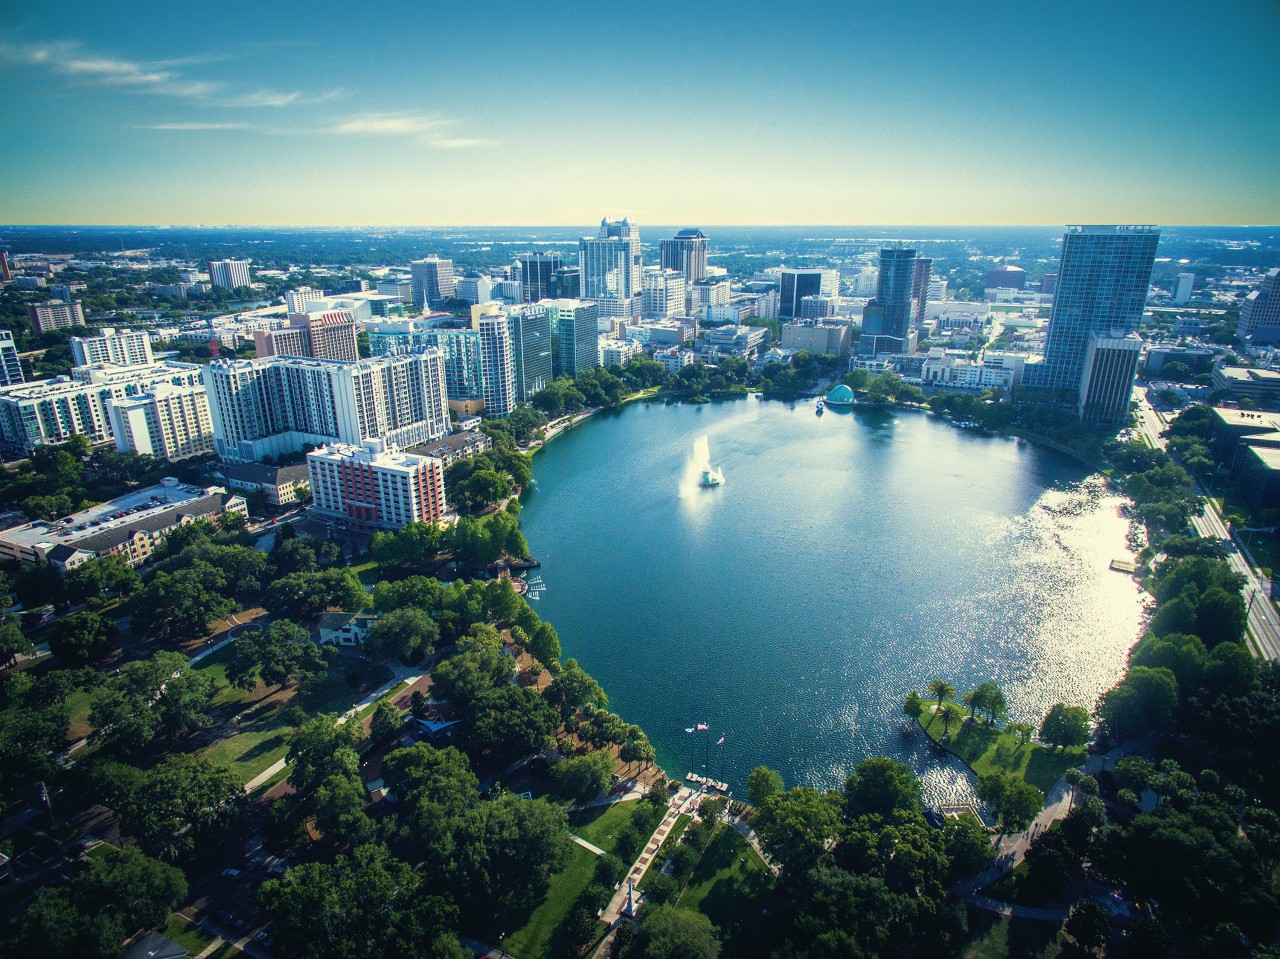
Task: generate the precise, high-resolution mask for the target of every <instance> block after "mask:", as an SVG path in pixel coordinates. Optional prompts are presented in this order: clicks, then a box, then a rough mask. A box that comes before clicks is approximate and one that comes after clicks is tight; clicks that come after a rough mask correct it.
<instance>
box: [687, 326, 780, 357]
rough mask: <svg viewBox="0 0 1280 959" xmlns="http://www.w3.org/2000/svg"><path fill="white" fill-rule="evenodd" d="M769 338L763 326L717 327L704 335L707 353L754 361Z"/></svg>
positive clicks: (703, 339) (705, 331) (704, 332)
mask: <svg viewBox="0 0 1280 959" xmlns="http://www.w3.org/2000/svg"><path fill="white" fill-rule="evenodd" d="M768 338H769V331H768V330H767V329H765V328H764V327H762V326H717V327H713V328H711V329H708V330H704V331H703V333H702V342H703V344H704V345H705V348H706V351H707V352H714V353H717V354H722V355H728V356H741V357H742V358H744V359H747V360H751V359H754V358H755V356H756V354H757V353H758V352H759V350H760V347H761V346H763V345H764V344H765V342H766V341H767V340H768Z"/></svg>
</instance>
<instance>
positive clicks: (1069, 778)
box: [1062, 769, 1084, 815]
mask: <svg viewBox="0 0 1280 959" xmlns="http://www.w3.org/2000/svg"><path fill="white" fill-rule="evenodd" d="M1062 778H1063V779H1065V780H1066V782H1067V785H1068V786H1070V787H1071V802H1070V803H1069V804H1068V805H1067V814H1068V815H1070V814H1071V813H1072V812H1074V811H1075V808H1076V787H1077V786H1079V785H1080V780H1081V779H1083V778H1084V773H1082V772H1081V771H1080V770H1078V769H1068V770H1067V771H1066V772H1065V773H1063V774H1062Z"/></svg>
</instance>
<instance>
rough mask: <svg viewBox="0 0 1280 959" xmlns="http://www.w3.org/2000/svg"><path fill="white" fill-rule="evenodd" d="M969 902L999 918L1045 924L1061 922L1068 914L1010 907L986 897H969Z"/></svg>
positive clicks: (1059, 910) (1060, 909) (1065, 910)
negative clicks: (1031, 920) (1005, 917)
mask: <svg viewBox="0 0 1280 959" xmlns="http://www.w3.org/2000/svg"><path fill="white" fill-rule="evenodd" d="M969 902H970V903H971V904H973V905H975V906H977V907H978V908H979V909H985V910H987V911H988V912H994V913H997V914H998V915H1001V916H1010V917H1012V918H1014V919H1040V920H1043V921H1045V922H1063V921H1064V920H1065V919H1066V918H1067V914H1068V913H1070V911H1071V910H1070V909H1063V908H1058V909H1051V908H1046V909H1037V908H1034V907H1032V906H1012V905H1010V904H1009V903H1007V902H997V901H996V900H994V899H988V898H987V897H986V896H976V895H975V896H970V897H969Z"/></svg>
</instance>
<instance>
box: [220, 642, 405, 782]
mask: <svg viewBox="0 0 1280 959" xmlns="http://www.w3.org/2000/svg"><path fill="white" fill-rule="evenodd" d="M209 658H210V660H214V661H213V662H210V663H209V665H208V666H205V665H204V663H201V664H200V667H199V668H202V669H207V670H208V671H209V674H210V675H211V676H213V677H214V679H215V680H217V681H219V683H220V686H219V690H218V693H217V697H216V698H215V703H216V702H218V701H219V699H221V698H222V697H223V696H224V695H225V696H227V697H228V698H227V699H226V700H225V701H226V702H228V703H230V702H233V701H234V699H233V697H234V694H235V693H241V692H243V691H241V690H234V692H233V693H228V692H227V690H228V688H229V687H227V686H226V685H225V684H226V671H225V663H224V662H222V661H218V660H217V656H211V657H209ZM353 667H354V668H355V669H356V670H357V678H358V680H359V685H358V686H354V687H353V686H352V684H351V683H350V682H348V678H347V674H348V671H349V670H351V669H352V668H353ZM389 677H390V672H389V671H388V670H387V668H386V667H385V666H374V665H372V664H369V663H365V662H363V661H362V660H353V659H350V658H346V657H344V658H341V659H339V660H338V661H337V662H336V663H335V664H334V668H333V670H332V672H331V673H330V675H329V676H328V677H326V679H325V680H324V682H322V683H319V684H318V685H317V686H316V687H315V688H314V689H311V690H309V691H308V692H307V693H306V694H305V695H304V694H301V693H297V692H294V691H290V693H289V695H286V696H277V697H273V698H270V699H262V700H261V701H260V702H259V703H258V704H257V705H256V706H252V707H250V708H249V709H248V710H246V711H245V712H244V713H242V714H241V715H240V717H239V721H238V723H237V729H236V731H235V732H234V733H232V734H231V735H228V736H225V737H223V738H222V739H219V740H218V741H216V742H214V743H211V744H210V745H209V746H206V747H205V748H204V749H203V750H202V751H201V755H202V756H204V757H205V758H206V759H211V760H213V761H214V762H219V763H222V764H223V765H226V766H230V767H231V768H232V769H234V770H235V771H236V773H237V774H238V775H239V776H240V778H241V779H242V780H243V781H244V782H248V781H249V780H251V779H252V778H253V777H254V776H256V775H258V774H259V773H261V772H262V771H263V770H265V769H267V768H268V767H269V766H271V765H272V764H273V763H275V762H276V761H277V760H279V759H283V758H284V754H285V752H286V751H287V749H288V744H289V734H290V733H292V732H293V730H294V726H293V725H292V724H290V723H289V721H288V719H287V714H288V712H289V709H290V707H291V706H292V705H294V704H295V703H296V704H297V705H299V706H301V707H302V708H303V709H304V710H306V712H307V714H308V715H311V716H315V715H317V714H319V713H342V712H346V710H348V709H350V708H351V707H352V705H354V704H355V703H356V702H358V701H359V700H361V699H362V698H364V696H365V694H366V693H367V692H368V691H369V690H370V689H373V688H375V687H376V686H378V685H379V684H381V683H383V682H386V680H387V679H388V678H389ZM261 693H262V687H261V686H259V687H258V688H257V689H256V690H254V691H253V692H252V693H251V694H250V693H245V694H244V695H245V696H246V700H252V699H254V698H259V697H261Z"/></svg>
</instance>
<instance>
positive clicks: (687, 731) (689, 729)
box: [685, 726, 693, 733]
mask: <svg viewBox="0 0 1280 959" xmlns="http://www.w3.org/2000/svg"><path fill="white" fill-rule="evenodd" d="M685 732H686V733H691V732H693V727H692V726H690V727H689V728H688V729H686V730H685Z"/></svg>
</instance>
